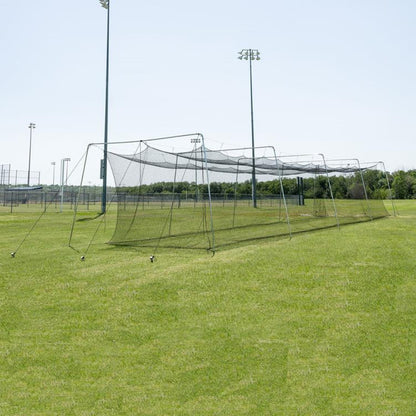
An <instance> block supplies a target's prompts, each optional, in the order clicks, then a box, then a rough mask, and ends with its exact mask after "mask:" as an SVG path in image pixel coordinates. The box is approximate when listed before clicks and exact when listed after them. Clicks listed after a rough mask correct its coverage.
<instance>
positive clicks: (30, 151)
mask: <svg viewBox="0 0 416 416" xmlns="http://www.w3.org/2000/svg"><path fill="white" fill-rule="evenodd" d="M34 128H36V124H35V123H30V124H29V129H30V139H29V167H28V170H27V186H30V159H31V156H32V131H33V129H34Z"/></svg>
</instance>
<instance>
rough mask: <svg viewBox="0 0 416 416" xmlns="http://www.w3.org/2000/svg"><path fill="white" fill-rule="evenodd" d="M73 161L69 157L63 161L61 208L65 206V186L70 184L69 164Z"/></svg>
mask: <svg viewBox="0 0 416 416" xmlns="http://www.w3.org/2000/svg"><path fill="white" fill-rule="evenodd" d="M70 161H71V159H70V158H69V157H66V158H64V159H61V208H60V212H62V206H63V205H64V186H65V185H67V183H68V163H69V162H70ZM65 164H66V174H65Z"/></svg>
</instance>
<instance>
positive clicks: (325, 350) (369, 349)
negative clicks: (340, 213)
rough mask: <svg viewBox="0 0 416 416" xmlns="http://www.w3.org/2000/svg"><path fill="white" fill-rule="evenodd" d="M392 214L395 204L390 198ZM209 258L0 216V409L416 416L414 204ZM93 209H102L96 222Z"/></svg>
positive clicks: (80, 228) (55, 221)
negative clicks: (82, 258) (71, 236)
mask: <svg viewBox="0 0 416 416" xmlns="http://www.w3.org/2000/svg"><path fill="white" fill-rule="evenodd" d="M386 206H387V208H388V209H389V210H390V211H391V206H389V205H386ZM396 208H397V210H398V212H399V214H400V215H399V216H398V217H389V218H387V219H381V220H377V221H373V222H366V223H361V224H354V225H348V226H344V227H341V229H340V230H338V229H336V228H332V229H327V230H322V231H317V232H313V233H305V234H301V235H296V236H294V238H292V239H291V240H289V239H279V240H278V239H276V240H261V241H259V242H256V243H254V244H251V245H244V246H240V247H232V248H229V249H224V250H221V251H219V252H217V253H216V254H215V256H212V255H208V254H206V253H205V252H204V251H199V250H197V251H194V250H168V249H163V248H161V249H160V250H159V251H158V253H157V257H156V261H155V262H154V263H151V262H150V261H149V254H152V253H151V251H150V250H149V249H148V248H129V247H114V246H109V245H106V244H104V243H105V242H106V241H108V240H109V239H110V237H111V235H112V230H113V225H114V224H113V222H114V214H112V215H111V214H110V215H109V216H108V218H106V219H105V221H103V222H102V226H101V227H100V229H99V231H98V233H97V235H96V237H95V239H94V241H93V244H92V245H91V247H90V249H89V252H88V255H87V258H86V260H85V261H84V262H82V261H80V255H81V254H82V253H83V252H84V251H85V248H86V247H87V246H88V244H89V242H90V239H91V235H92V233H93V232H94V230H96V229H97V221H101V218H98V219H96V220H93V221H82V222H78V223H77V225H76V229H75V231H76V232H75V234H74V248H75V249H77V250H79V252H77V251H75V250H73V249H71V248H68V247H67V243H68V236H69V231H70V227H71V213H70V212H64V213H63V214H59V213H55V212H51V213H47V214H46V215H45V216H44V217H43V218H42V219H41V220H40V221H39V224H38V226H37V227H36V228H35V229H34V230H33V232H32V234H31V235H30V236H29V238H28V239H27V240H26V241H25V242H24V244H23V245H22V246H21V247H20V248H19V250H18V251H17V255H16V257H15V258H11V256H10V252H12V251H14V250H15V249H16V248H17V247H18V246H19V244H20V242H21V241H22V238H23V237H24V236H25V234H26V233H27V231H28V230H29V229H30V228H31V227H32V225H33V221H34V220H35V219H36V218H37V215H38V214H36V213H25V212H19V213H14V214H10V213H7V212H4V213H1V214H0V230H1V240H0V249H1V250H0V415H2V416H3V415H25V416H26V415H77V416H78V415H100V416H101V415H192V416H193V415H207V416H212V415H330V416H334V415H414V414H415V409H416V399H415V391H416V261H415V247H416V233H415V231H414V230H415V225H416V201H396ZM89 215H91V214H89Z"/></svg>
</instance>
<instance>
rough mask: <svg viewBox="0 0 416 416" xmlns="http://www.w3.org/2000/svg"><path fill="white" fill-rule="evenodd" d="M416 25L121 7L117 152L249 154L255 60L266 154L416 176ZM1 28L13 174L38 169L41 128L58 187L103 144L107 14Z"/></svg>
mask: <svg viewBox="0 0 416 416" xmlns="http://www.w3.org/2000/svg"><path fill="white" fill-rule="evenodd" d="M415 21H416V1H414V0H391V1H386V0H314V1H312V0H310V1H306V0H304V1H300V0H299V1H295V0H293V1H289V0H285V1H280V0H258V1H256V2H254V1H246V0H239V1H236V0H210V1H209V2H198V1H195V0H192V1H191V0H176V1H171V0H170V1H168V0H152V1H146V2H144V1H137V0H111V23H110V25H111V26H110V37H111V40H110V96H109V99H110V101H109V102H110V105H109V140H110V141H115V140H122V139H123V140H124V139H127V140H133V139H136V138H147V137H159V136H165V135H173V134H185V133H192V132H201V133H203V134H204V136H205V137H206V138H207V139H211V140H212V141H213V142H214V143H217V145H218V146H217V147H218V148H219V147H228V148H229V147H237V146H238V147H240V146H250V144H251V131H250V100H249V98H250V97H249V67H248V62H247V61H240V60H238V59H237V56H238V51H240V50H241V49H243V48H252V49H258V50H259V51H260V52H261V60H260V61H254V62H253V93H254V122H255V139H256V145H258V146H265V145H272V146H275V147H276V149H277V151H278V152H279V153H283V154H294V153H324V154H325V155H326V156H327V157H328V158H351V157H357V158H359V159H360V160H361V161H378V160H383V161H384V162H385V164H386V168H387V170H389V171H394V170H397V169H412V168H416V160H415V154H416V117H415V110H416V84H415V75H416V58H415V50H416V25H415ZM0 28H1V29H0V33H1V36H0V51H1V65H0V80H1V100H0V114H1V133H0V164H8V163H11V165H12V169H14V170H15V169H19V170H27V167H28V154H29V129H28V125H29V123H30V122H34V123H36V129H35V130H34V132H33V144H32V167H31V169H32V170H36V171H41V182H42V183H51V182H52V167H51V162H53V161H55V162H57V165H59V162H60V160H61V159H62V158H65V157H70V158H71V159H72V161H73V162H71V163H73V165H75V163H74V162H75V161H77V160H79V159H80V158H81V156H82V154H83V153H84V152H85V150H86V147H87V145H88V143H90V142H101V141H103V134H104V133H103V132H104V98H105V95H104V92H105V53H106V49H105V48H106V10H105V9H103V8H102V7H101V6H100V4H99V2H98V0H71V1H70V2H63V1H56V0H37V1H27V0H13V1H10V0H8V1H6V0H0ZM97 174H98V169H97ZM90 181H92V182H96V183H99V181H98V179H97V180H96V179H95V178H90ZM70 183H71V181H70ZM73 183H74V184H76V180H75V179H74V180H73Z"/></svg>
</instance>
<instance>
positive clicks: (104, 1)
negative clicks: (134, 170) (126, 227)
mask: <svg viewBox="0 0 416 416" xmlns="http://www.w3.org/2000/svg"><path fill="white" fill-rule="evenodd" d="M99 1H100V4H101V6H102V7H104V9H106V10H107V56H106V75H105V120H104V155H103V156H104V157H103V160H102V162H101V163H102V165H101V176H102V180H103V191H102V195H101V213H102V214H104V213H105V211H106V206H107V144H108V73H109V57H110V0H99Z"/></svg>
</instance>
